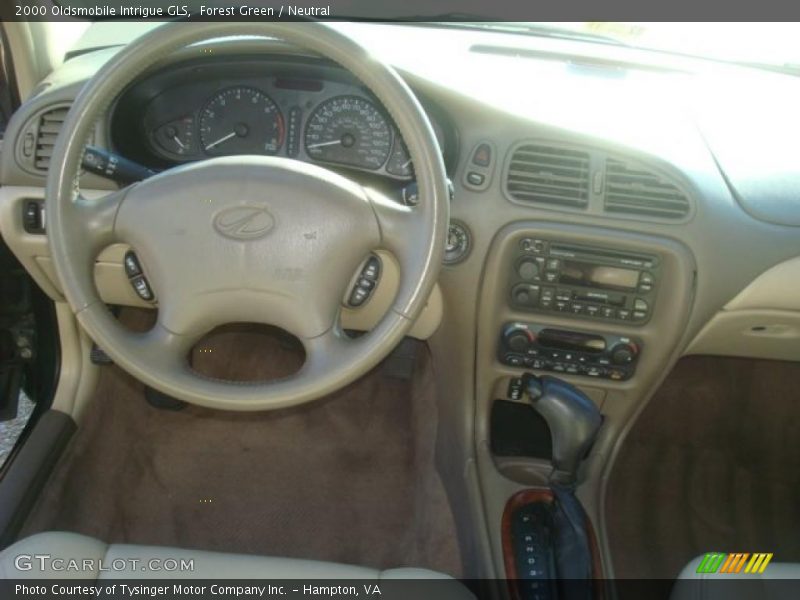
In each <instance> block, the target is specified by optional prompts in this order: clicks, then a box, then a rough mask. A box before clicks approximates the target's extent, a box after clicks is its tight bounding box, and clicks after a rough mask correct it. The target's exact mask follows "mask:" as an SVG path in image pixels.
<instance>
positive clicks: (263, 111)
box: [200, 87, 285, 154]
mask: <svg viewBox="0 0 800 600" xmlns="http://www.w3.org/2000/svg"><path fill="white" fill-rule="evenodd" d="M284 134H285V127H284V124H283V115H281V112H280V110H279V109H278V107H277V105H276V104H275V102H273V101H272V98H270V97H269V96H267V95H266V94H265V93H263V92H261V91H259V90H257V89H255V88H251V87H232V88H228V89H226V90H222V91H221V92H219V93H217V94H216V95H215V96H214V97H212V98H211V99H210V100H209V101H208V103H207V104H206V106H205V107H204V108H203V110H202V111H201V112H200V143H201V145H202V147H203V150H204V151H205V152H206V153H208V154H275V153H276V152H278V150H279V149H280V147H281V146H282V145H283V138H284Z"/></svg>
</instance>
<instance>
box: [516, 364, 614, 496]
mask: <svg viewBox="0 0 800 600" xmlns="http://www.w3.org/2000/svg"><path fill="white" fill-rule="evenodd" d="M523 383H524V389H525V390H526V391H527V393H528V397H529V399H530V402H531V405H532V406H533V408H534V409H535V410H536V411H537V412H538V413H539V414H540V415H542V417H543V418H544V420H545V421H547V425H548V426H549V427H550V433H551V435H552V438H553V459H552V460H553V473H552V475H551V480H552V481H553V482H554V483H560V484H563V485H573V484H574V483H575V481H576V480H577V476H578V467H579V466H580V464H581V461H583V459H584V458H585V457H586V455H587V454H588V453H589V450H590V448H591V447H592V444H593V443H594V441H595V438H596V437H597V432H598V431H599V430H600V426H601V425H602V424H603V417H602V415H601V414H600V411H599V410H598V409H597V407H596V406H595V404H594V402H592V401H591V400H590V399H589V398H588V397H587V396H586V394H584V393H583V392H582V391H580V390H579V389H578V388H576V387H575V386H573V385H570V384H569V383H567V382H566V381H563V380H561V379H558V378H556V377H549V376H547V375H544V376H542V377H537V376H536V375H534V374H532V373H526V374H525V375H524V376H523Z"/></svg>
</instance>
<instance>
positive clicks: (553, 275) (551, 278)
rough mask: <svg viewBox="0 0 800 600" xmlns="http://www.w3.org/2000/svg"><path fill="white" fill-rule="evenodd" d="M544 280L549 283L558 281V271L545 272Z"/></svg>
mask: <svg viewBox="0 0 800 600" xmlns="http://www.w3.org/2000/svg"><path fill="white" fill-rule="evenodd" d="M544 280H545V281H546V282H547V283H555V282H556V281H558V271H548V272H547V273H545V274H544Z"/></svg>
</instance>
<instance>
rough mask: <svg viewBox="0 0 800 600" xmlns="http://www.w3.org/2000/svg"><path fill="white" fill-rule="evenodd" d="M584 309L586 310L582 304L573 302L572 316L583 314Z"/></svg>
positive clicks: (571, 307)
mask: <svg viewBox="0 0 800 600" xmlns="http://www.w3.org/2000/svg"><path fill="white" fill-rule="evenodd" d="M584 308H585V306H584V305H583V304H581V303H580V302H573V303H572V305H571V306H570V310H571V311H572V314H574V315H579V314H581V313H582V312H583V310H584Z"/></svg>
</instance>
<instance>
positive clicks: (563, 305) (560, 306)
mask: <svg viewBox="0 0 800 600" xmlns="http://www.w3.org/2000/svg"><path fill="white" fill-rule="evenodd" d="M568 309H569V302H565V301H563V300H556V310H557V311H558V312H564V311H566V310H568Z"/></svg>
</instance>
